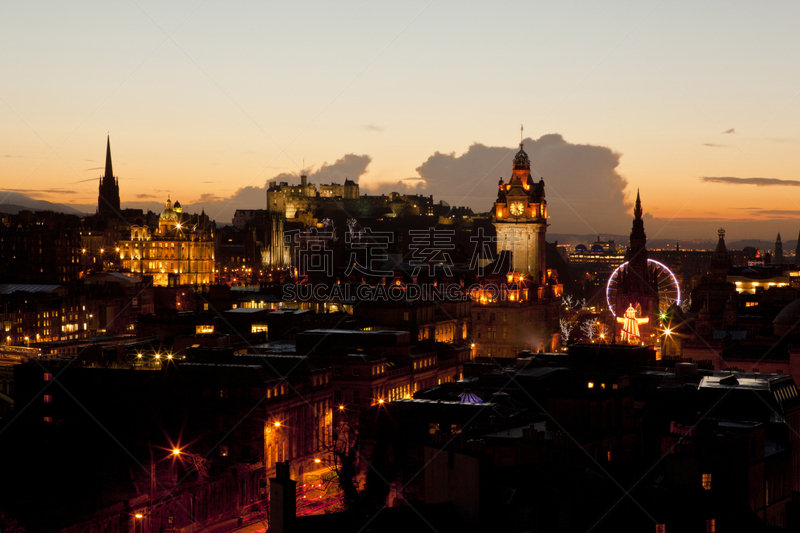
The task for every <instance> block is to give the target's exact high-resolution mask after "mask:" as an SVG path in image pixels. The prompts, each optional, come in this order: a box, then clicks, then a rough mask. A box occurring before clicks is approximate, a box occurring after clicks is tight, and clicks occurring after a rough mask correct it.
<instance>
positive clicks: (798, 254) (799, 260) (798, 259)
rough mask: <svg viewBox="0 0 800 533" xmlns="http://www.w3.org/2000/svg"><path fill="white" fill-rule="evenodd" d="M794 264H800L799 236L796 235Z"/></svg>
mask: <svg viewBox="0 0 800 533" xmlns="http://www.w3.org/2000/svg"><path fill="white" fill-rule="evenodd" d="M794 263H795V264H796V265H797V264H800V234H798V235H797V247H796V248H795V249H794Z"/></svg>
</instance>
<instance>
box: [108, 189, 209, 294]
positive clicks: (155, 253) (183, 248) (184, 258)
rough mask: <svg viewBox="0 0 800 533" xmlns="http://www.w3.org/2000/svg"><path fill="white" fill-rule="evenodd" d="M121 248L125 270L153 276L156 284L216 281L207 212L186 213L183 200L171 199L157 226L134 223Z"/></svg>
mask: <svg viewBox="0 0 800 533" xmlns="http://www.w3.org/2000/svg"><path fill="white" fill-rule="evenodd" d="M118 248H119V258H120V261H121V263H122V268H123V270H125V271H128V272H131V273H132V274H138V275H141V276H153V285H155V286H167V285H208V284H211V283H213V282H214V230H213V228H212V226H210V225H209V221H208V217H207V216H206V215H205V213H203V214H201V215H192V216H186V215H184V214H183V209H182V208H181V205H180V202H175V205H174V206H173V204H172V202H171V201H170V200H169V199H167V203H166V207H165V208H164V210H163V211H162V212H161V215H159V217H158V228H156V229H153V228H151V227H150V226H148V225H147V224H145V223H144V222H143V221H141V220H139V221H137V222H136V223H134V224H133V225H131V227H130V239H129V240H123V241H120V242H119V245H118Z"/></svg>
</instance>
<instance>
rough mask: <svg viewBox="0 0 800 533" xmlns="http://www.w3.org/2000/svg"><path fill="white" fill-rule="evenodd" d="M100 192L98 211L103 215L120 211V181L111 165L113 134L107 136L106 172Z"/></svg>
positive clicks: (101, 180)
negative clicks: (115, 176)
mask: <svg viewBox="0 0 800 533" xmlns="http://www.w3.org/2000/svg"><path fill="white" fill-rule="evenodd" d="M99 192H100V194H99V195H98V196H97V211H98V213H100V214H101V215H113V214H116V213H117V212H118V211H119V182H118V180H117V179H116V178H114V169H113V167H112V166H111V136H110V135H109V136H108V137H107V138H106V172H105V174H104V175H103V176H102V177H101V178H100V191H99Z"/></svg>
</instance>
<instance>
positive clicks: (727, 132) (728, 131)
mask: <svg viewBox="0 0 800 533" xmlns="http://www.w3.org/2000/svg"><path fill="white" fill-rule="evenodd" d="M729 133H736V128H731V129H729V130H725V131H723V132H722V134H723V135H726V134H729Z"/></svg>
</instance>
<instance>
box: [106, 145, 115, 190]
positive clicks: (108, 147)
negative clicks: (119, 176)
mask: <svg viewBox="0 0 800 533" xmlns="http://www.w3.org/2000/svg"><path fill="white" fill-rule="evenodd" d="M106 179H107V180H113V179H114V170H113V169H112V168H111V135H109V136H108V138H107V139H106Z"/></svg>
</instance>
